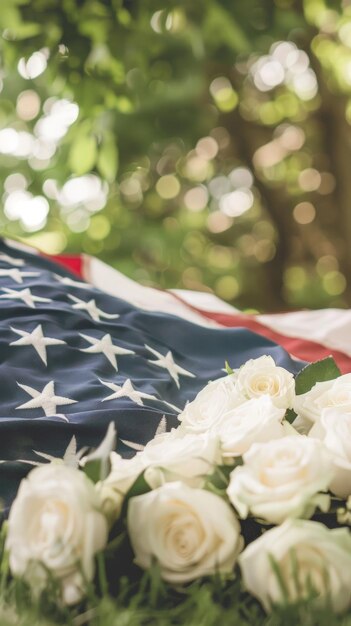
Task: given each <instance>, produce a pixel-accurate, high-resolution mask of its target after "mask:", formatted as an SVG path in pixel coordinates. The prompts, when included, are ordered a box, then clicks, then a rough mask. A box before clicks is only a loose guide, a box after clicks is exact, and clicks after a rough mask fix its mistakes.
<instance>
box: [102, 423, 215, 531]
mask: <svg viewBox="0 0 351 626" xmlns="http://www.w3.org/2000/svg"><path fill="white" fill-rule="evenodd" d="M110 460H111V471H110V474H109V475H108V476H107V478H106V479H105V480H104V481H102V482H101V483H99V485H98V489H99V492H100V495H101V498H102V500H103V507H104V512H105V513H106V515H108V517H109V518H110V520H111V521H113V520H114V519H116V518H117V517H118V516H119V514H120V511H121V508H122V504H123V501H124V496H125V494H126V493H127V491H128V490H129V489H130V487H131V486H132V485H133V483H134V482H135V480H136V479H137V478H138V476H139V475H140V474H141V473H143V472H145V473H144V478H145V480H146V481H147V482H148V484H149V485H150V487H151V488H152V489H156V488H157V487H160V486H161V485H162V484H163V483H165V482H174V481H179V480H181V481H183V482H186V483H187V484H188V485H190V486H191V487H202V485H203V483H204V479H205V477H206V476H207V475H208V474H210V473H211V471H212V468H213V467H214V465H215V464H217V463H219V462H220V461H221V456H220V448H219V439H218V437H216V436H213V435H210V434H204V435H187V434H185V435H183V436H181V434H180V433H179V431H178V429H173V430H172V431H171V432H170V433H165V434H164V435H159V436H158V437H155V438H154V439H152V440H151V441H149V442H148V443H147V445H146V446H145V448H144V450H143V451H142V452H138V453H137V454H136V455H135V456H134V457H133V458H132V459H123V458H122V457H121V456H120V455H119V454H117V453H116V452H112V453H111V455H110Z"/></svg>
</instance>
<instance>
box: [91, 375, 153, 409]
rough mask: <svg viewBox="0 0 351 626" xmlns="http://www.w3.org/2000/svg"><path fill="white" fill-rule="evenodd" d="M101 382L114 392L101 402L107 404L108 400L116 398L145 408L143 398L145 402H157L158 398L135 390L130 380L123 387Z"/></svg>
mask: <svg viewBox="0 0 351 626" xmlns="http://www.w3.org/2000/svg"><path fill="white" fill-rule="evenodd" d="M99 380H100V383H102V384H103V385H106V387H108V388H109V389H111V390H112V391H113V392H114V393H111V395H109V396H107V398H104V399H103V400H101V402H106V400H115V399H116V398H129V399H130V400H132V401H133V402H135V403H136V404H139V406H144V403H143V401H142V398H144V399H145V400H157V398H156V396H152V395H151V394H150V393H144V392H143V391H137V390H136V389H134V387H133V385H132V382H131V380H130V378H127V380H125V381H124V383H123V385H122V386H120V385H116V384H115V383H110V382H108V381H105V380H101V379H99Z"/></svg>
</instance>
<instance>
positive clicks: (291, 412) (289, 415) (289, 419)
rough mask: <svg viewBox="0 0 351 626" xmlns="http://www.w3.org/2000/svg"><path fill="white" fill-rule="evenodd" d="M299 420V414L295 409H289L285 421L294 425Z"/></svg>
mask: <svg viewBox="0 0 351 626" xmlns="http://www.w3.org/2000/svg"><path fill="white" fill-rule="evenodd" d="M296 418H297V413H295V411H294V410H293V409H287V410H286V413H285V419H286V421H287V422H289V424H292V423H293V422H294V421H295V419H296Z"/></svg>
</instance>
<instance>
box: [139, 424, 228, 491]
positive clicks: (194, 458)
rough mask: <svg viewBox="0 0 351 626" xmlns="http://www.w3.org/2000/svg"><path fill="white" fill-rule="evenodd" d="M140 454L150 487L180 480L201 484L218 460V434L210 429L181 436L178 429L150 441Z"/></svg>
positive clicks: (219, 457) (190, 483)
mask: <svg viewBox="0 0 351 626" xmlns="http://www.w3.org/2000/svg"><path fill="white" fill-rule="evenodd" d="M140 457H141V458H142V461H143V463H144V465H145V467H146V471H145V475H144V476H145V480H146V481H147V482H148V483H149V485H150V486H151V487H152V488H153V489H155V488H156V487H160V486H161V485H162V484H163V483H165V482H174V481H179V480H180V481H182V482H185V483H187V484H188V485H189V486H190V487H202V486H203V484H204V479H205V477H206V476H207V475H208V474H210V473H211V472H212V470H213V468H214V466H215V465H216V464H217V463H220V461H221V456H220V449H219V440H218V437H216V436H213V435H211V434H210V433H207V434H199V435H184V436H180V433H178V430H173V431H171V432H170V433H165V434H164V435H160V436H159V437H155V439H152V440H151V441H149V443H148V444H147V445H146V446H145V449H144V450H143V452H141V453H140Z"/></svg>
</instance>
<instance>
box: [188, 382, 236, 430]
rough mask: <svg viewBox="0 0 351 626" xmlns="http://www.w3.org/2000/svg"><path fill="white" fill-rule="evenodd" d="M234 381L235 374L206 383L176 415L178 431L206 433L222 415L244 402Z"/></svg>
mask: <svg viewBox="0 0 351 626" xmlns="http://www.w3.org/2000/svg"><path fill="white" fill-rule="evenodd" d="M235 380H236V374H231V375H230V376H224V377H223V378H219V380H214V381H212V382H210V383H208V385H206V387H204V389H202V390H201V391H200V392H199V393H198V394H197V396H196V398H195V400H193V401H192V402H189V403H188V404H187V405H186V407H185V409H184V411H183V412H182V413H180V415H178V419H179V421H180V422H181V425H180V430H181V431H182V432H187V433H194V434H198V433H204V432H207V431H208V430H210V429H211V428H212V427H213V426H214V425H215V424H216V423H217V422H218V421H219V420H220V418H221V416H222V415H223V413H226V412H227V411H229V410H230V409H232V408H234V407H236V406H238V405H239V404H241V403H242V402H243V401H245V397H242V396H240V395H238V393H237V391H236V386H235Z"/></svg>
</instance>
